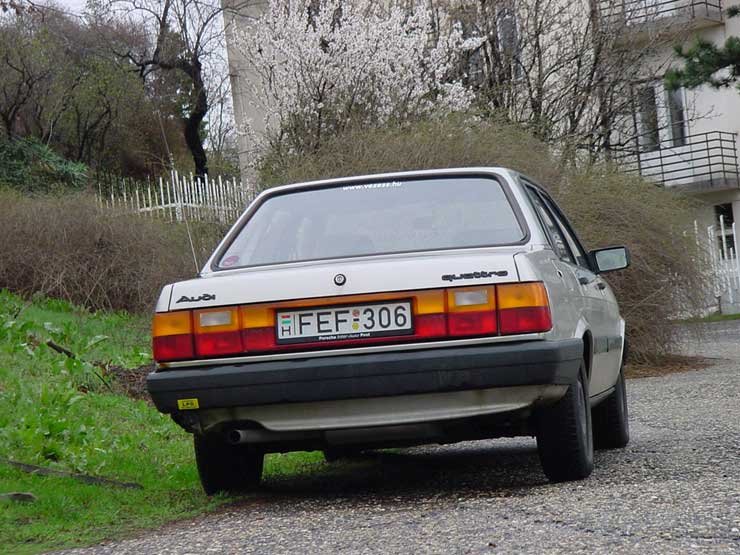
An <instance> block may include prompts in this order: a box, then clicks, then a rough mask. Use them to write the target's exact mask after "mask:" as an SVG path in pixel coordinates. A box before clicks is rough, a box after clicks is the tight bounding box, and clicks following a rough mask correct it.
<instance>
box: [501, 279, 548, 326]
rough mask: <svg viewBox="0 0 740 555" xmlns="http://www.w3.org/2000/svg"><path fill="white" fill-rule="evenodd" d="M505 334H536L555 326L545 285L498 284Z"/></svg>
mask: <svg viewBox="0 0 740 555" xmlns="http://www.w3.org/2000/svg"><path fill="white" fill-rule="evenodd" d="M496 291H497V293H498V317H499V323H500V327H499V331H500V332H501V335H514V334H520V333H536V332H545V331H549V330H550V329H551V328H552V317H551V316H550V307H549V303H548V300H547V291H546V290H545V286H544V284H542V283H540V282H534V283H507V284H504V285H498V286H497V287H496Z"/></svg>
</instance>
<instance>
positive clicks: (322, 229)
mask: <svg viewBox="0 0 740 555" xmlns="http://www.w3.org/2000/svg"><path fill="white" fill-rule="evenodd" d="M524 236H525V233H524V230H523V229H522V227H521V225H520V224H519V221H518V220H517V218H516V215H515V213H514V210H513V209H512V206H511V204H510V203H509V200H508V198H507V197H506V195H505V194H504V190H503V188H502V186H501V184H500V183H499V182H498V181H497V180H495V179H493V178H487V177H450V178H433V179H419V180H408V181H390V182H383V183H366V184H359V185H345V186H341V185H340V186H336V187H329V188H325V189H311V190H305V191H300V192H295V193H286V194H281V195H277V196H274V197H271V198H268V199H267V200H265V201H264V202H263V203H262V204H261V205H260V206H259V208H258V210H257V211H256V212H255V213H254V214H253V215H252V217H251V218H250V219H249V220H248V221H247V222H246V224H245V225H244V226H243V227H242V229H241V230H240V232H239V233H238V235H237V236H236V238H235V239H234V240H233V241H232V242H231V244H230V245H229V246H228V248H227V249H226V251H225V252H224V253H223V255H222V256H221V257H220V259H219V260H218V266H219V267H220V268H235V267H244V266H260V265H265V264H280V263H285V262H299V261H306V260H320V259H326V258H343V257H353V256H365V255H371V254H387V253H400V252H409V251H426V250H441V249H460V248H469V247H482V246H496V245H506V244H512V243H518V242H520V241H522V240H523V239H524Z"/></svg>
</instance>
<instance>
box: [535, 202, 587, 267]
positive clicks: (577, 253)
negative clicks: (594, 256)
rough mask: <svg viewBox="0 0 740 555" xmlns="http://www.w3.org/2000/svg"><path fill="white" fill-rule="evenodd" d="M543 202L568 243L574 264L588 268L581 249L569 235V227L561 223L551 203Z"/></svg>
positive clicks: (585, 257) (560, 218)
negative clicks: (574, 259) (574, 260)
mask: <svg viewBox="0 0 740 555" xmlns="http://www.w3.org/2000/svg"><path fill="white" fill-rule="evenodd" d="M544 201H545V203H546V204H547V206H548V208H550V212H551V213H552V215H553V217H554V218H555V221H556V222H557V223H558V226H559V227H560V229H561V231H562V232H563V236H564V237H565V240H566V241H567V242H568V247H570V252H572V253H573V255H574V256H575V257H576V263H577V264H578V265H579V266H583V267H584V268H589V264H588V257H587V256H586V253H585V252H584V251H583V248H582V247H581V245H580V243H579V242H578V240H577V239H576V238H575V237H574V236H573V234H572V233H571V231H570V230H571V226H570V225H567V224H566V222H565V221H563V218H562V217H561V216H560V214H559V212H558V210H556V209H555V207H554V206H553V205H552V201H551V200H550V199H549V198H547V197H544Z"/></svg>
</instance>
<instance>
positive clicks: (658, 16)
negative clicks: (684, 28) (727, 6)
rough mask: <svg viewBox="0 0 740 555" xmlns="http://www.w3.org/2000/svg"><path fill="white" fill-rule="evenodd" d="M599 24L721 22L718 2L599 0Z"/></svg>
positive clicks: (719, 1) (720, 6)
mask: <svg viewBox="0 0 740 555" xmlns="http://www.w3.org/2000/svg"><path fill="white" fill-rule="evenodd" d="M599 11H600V13H601V18H602V21H604V22H606V23H607V24H614V25H640V24H644V23H652V22H655V21H660V20H665V21H673V20H674V19H675V18H683V19H685V20H694V19H698V18H705V19H710V20H715V21H722V1H721V0H617V1H616V2H615V1H614V0H600V1H599Z"/></svg>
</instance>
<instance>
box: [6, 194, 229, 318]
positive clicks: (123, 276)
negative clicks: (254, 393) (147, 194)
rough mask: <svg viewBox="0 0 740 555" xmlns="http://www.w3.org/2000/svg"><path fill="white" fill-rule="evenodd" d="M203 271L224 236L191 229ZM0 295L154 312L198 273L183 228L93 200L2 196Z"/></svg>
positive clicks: (207, 229)
mask: <svg viewBox="0 0 740 555" xmlns="http://www.w3.org/2000/svg"><path fill="white" fill-rule="evenodd" d="M191 230H192V232H193V239H194V243H195V248H196V251H197V254H198V259H199V262H200V263H201V264H202V263H203V262H204V261H205V259H206V257H207V256H208V255H210V253H211V250H212V249H213V247H214V246H215V244H216V243H217V241H218V240H219V239H220V238H221V237H222V236H223V233H224V229H221V228H219V226H214V225H204V224H199V225H196V224H191ZM0 237H2V241H1V242H0V260H2V264H0V289H3V288H6V289H9V290H10V291H13V292H17V293H20V294H23V295H31V294H35V293H40V294H43V295H48V296H51V297H58V298H62V299H66V300H68V301H71V302H74V303H76V304H80V305H83V306H85V307H88V308H91V309H125V310H131V311H143V310H151V308H152V307H153V305H154V303H155V301H156V299H157V296H158V295H159V291H160V289H161V287H162V286H163V285H164V284H166V283H171V282H173V281H177V280H180V279H185V278H188V277H193V276H194V275H195V274H196V270H195V264H194V261H193V256H192V252H191V247H190V244H189V240H188V237H187V233H186V230H185V229H184V226H183V225H179V224H171V223H165V222H160V221H156V220H150V219H147V218H144V217H141V216H136V215H131V214H125V213H122V212H120V211H115V210H105V209H102V208H100V207H99V206H98V205H97V204H96V202H95V199H94V198H93V197H92V196H89V195H86V194H83V193H76V194H67V195H63V196H55V195H46V196H40V197H24V196H21V195H20V194H18V193H15V192H12V191H8V190H5V191H0Z"/></svg>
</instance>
